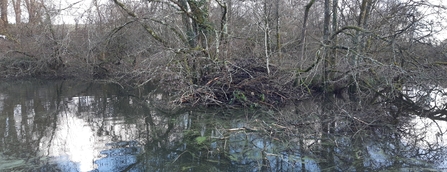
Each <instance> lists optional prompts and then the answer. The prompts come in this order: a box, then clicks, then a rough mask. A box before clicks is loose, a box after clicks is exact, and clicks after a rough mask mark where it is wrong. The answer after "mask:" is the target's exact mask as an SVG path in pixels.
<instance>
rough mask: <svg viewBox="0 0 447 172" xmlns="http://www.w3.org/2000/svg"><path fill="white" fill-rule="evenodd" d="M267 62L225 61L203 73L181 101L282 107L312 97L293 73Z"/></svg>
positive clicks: (198, 103) (254, 60)
mask: <svg viewBox="0 0 447 172" xmlns="http://www.w3.org/2000/svg"><path fill="white" fill-rule="evenodd" d="M269 68H270V73H269V72H268V69H267V66H266V65H265V63H264V62H263V61H262V60H261V59H256V58H246V59H238V60H235V61H233V62H230V61H225V62H224V63H223V64H222V66H221V68H220V70H219V71H217V72H212V73H209V74H206V75H203V77H202V78H201V80H200V81H199V82H198V84H193V85H190V86H189V89H187V90H186V91H185V92H183V94H182V95H181V96H180V98H179V99H178V100H177V101H178V102H179V103H188V104H192V105H218V106H245V107H261V106H262V107H265V106H267V107H278V106H281V105H284V104H286V103H287V102H290V101H292V100H297V99H302V98H305V97H308V94H307V93H306V92H303V91H300V90H299V89H298V88H296V87H293V82H292V81H293V74H292V73H287V72H286V71H281V70H279V68H277V67H275V66H272V65H271V66H269Z"/></svg>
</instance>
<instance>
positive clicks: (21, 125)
mask: <svg viewBox="0 0 447 172" xmlns="http://www.w3.org/2000/svg"><path fill="white" fill-rule="evenodd" d="M171 98H172V96H171V95H170V93H167V92H163V91H160V90H159V89H157V87H151V86H148V87H147V88H144V89H143V88H142V89H140V90H125V89H123V88H121V87H120V86H117V85H114V84H99V83H84V82H78V81H69V80H67V81H65V80H64V81H42V80H33V81H11V82H2V83H0V171H69V172H71V171H241V172H242V171H244V172H245V171H442V170H447V160H446V159H447V157H446V156H447V152H446V151H447V149H446V146H447V144H446V141H447V140H446V136H445V132H446V131H447V123H446V122H445V121H442V120H437V121H435V120H430V119H427V118H422V117H417V116H409V117H405V118H399V120H398V121H388V122H386V121H382V122H380V123H379V122H376V123H374V125H372V124H371V123H368V122H367V121H362V120H361V119H358V118H356V117H353V116H352V113H353V112H350V111H349V112H348V111H337V112H336V113H337V115H335V116H322V115H321V114H323V113H327V110H324V108H322V104H321V103H320V102H319V101H318V100H314V99H309V100H306V101H303V102H300V103H297V104H294V105H293V106H292V105H291V106H286V107H284V108H283V109H280V110H258V109H251V108H247V109H244V108H241V109H226V108H180V107H179V106H177V105H175V103H173V101H172V100H171ZM334 106H335V105H334ZM366 109H367V108H366ZM354 112H355V111H354ZM355 113H363V112H355ZM377 113H383V111H378V112H377ZM369 115H371V113H369ZM373 115H374V114H373ZM372 118H374V117H372ZM325 121H330V122H329V123H327V122H325ZM354 122H357V123H354ZM363 123H364V124H363ZM326 124H330V126H331V127H332V129H331V132H324V131H326V130H323V129H324V128H328V127H327V126H326ZM358 124H363V125H358ZM379 124H380V125H379Z"/></svg>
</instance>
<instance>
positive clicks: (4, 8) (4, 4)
mask: <svg viewBox="0 0 447 172" xmlns="http://www.w3.org/2000/svg"><path fill="white" fill-rule="evenodd" d="M0 11H1V13H0V19H1V20H2V24H3V28H6V27H7V26H8V0H0Z"/></svg>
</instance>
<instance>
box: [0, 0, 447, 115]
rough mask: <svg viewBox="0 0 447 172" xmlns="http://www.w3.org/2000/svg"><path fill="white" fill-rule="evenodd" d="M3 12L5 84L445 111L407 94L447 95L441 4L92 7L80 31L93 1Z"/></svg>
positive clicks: (197, 2)
mask: <svg viewBox="0 0 447 172" xmlns="http://www.w3.org/2000/svg"><path fill="white" fill-rule="evenodd" d="M0 2H1V4H0V11H1V13H0V15H1V16H0V18H1V23H0V26H1V28H0V34H2V35H4V38H0V77H1V78H2V79H21V78H45V79H68V78H76V79H80V80H84V81H91V80H95V81H101V82H110V83H115V84H118V85H120V86H121V87H123V88H143V87H144V86H145V85H147V84H151V83H152V84H153V83H156V84H159V85H162V87H163V88H164V89H166V90H170V91H173V92H175V94H176V95H177V98H176V100H175V101H174V103H179V104H188V105H192V106H196V105H198V106H244V107H268V108H275V107H279V106H282V105H284V104H285V103H287V102H293V101H297V100H298V101H299V100H303V99H306V98H309V97H312V96H316V95H321V96H323V97H325V99H331V98H336V99H340V100H343V101H349V102H356V104H357V105H356V107H362V104H381V105H384V104H385V102H386V103H387V105H386V106H390V107H395V106H397V107H399V108H398V109H399V111H401V110H405V111H412V112H416V113H421V112H426V111H427V112H430V113H429V114H430V115H431V117H439V115H440V114H444V112H445V111H446V110H445V108H446V107H444V105H442V107H441V106H440V107H436V108H433V109H429V110H427V109H424V108H422V107H423V106H424V105H426V104H424V101H423V98H421V99H420V100H419V99H418V100H415V99H414V98H412V97H409V95H408V94H406V92H407V91H408V90H411V88H418V89H420V90H424V93H423V94H422V93H421V95H419V97H421V96H422V97H423V96H424V95H430V92H435V91H439V88H440V87H439V86H442V85H443V84H445V73H446V71H445V70H446V68H445V65H446V64H447V57H446V54H445V46H446V42H444V41H443V40H442V31H444V30H443V29H444V25H445V21H446V19H445V17H446V16H447V15H446V10H447V9H446V7H445V6H442V5H441V4H440V2H441V1H439V2H437V1H426V0H321V1H315V0H113V1H112V0H111V1H100V0H94V1H92V2H91V3H90V4H89V5H88V8H86V9H79V10H81V11H82V12H81V13H80V14H81V15H79V16H78V17H77V18H75V22H74V23H71V24H66V23H64V22H61V21H60V20H58V18H59V17H60V16H63V15H66V13H65V12H66V11H70V10H76V9H77V7H76V6H77V5H79V4H81V3H85V2H84V1H79V2H73V3H72V4H68V5H65V6H62V5H61V2H62V1H61V2H59V1H50V0H23V1H22V0H10V1H9V0H1V1H0ZM12 19H15V20H14V21H9V20H12ZM390 102H395V103H394V104H393V105H389V103H390ZM425 103H426V102H425ZM384 106H385V105H384ZM401 107H402V108H401ZM394 109H395V108H394ZM441 116H442V115H441Z"/></svg>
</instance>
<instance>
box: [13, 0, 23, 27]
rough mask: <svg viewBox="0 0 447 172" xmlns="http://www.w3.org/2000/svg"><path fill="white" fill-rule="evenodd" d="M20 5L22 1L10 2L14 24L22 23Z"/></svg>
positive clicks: (14, 0)
mask: <svg viewBox="0 0 447 172" xmlns="http://www.w3.org/2000/svg"><path fill="white" fill-rule="evenodd" d="M21 4H22V0H12V6H13V8H14V14H15V20H16V24H20V23H22V9H21V8H20V6H21Z"/></svg>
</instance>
